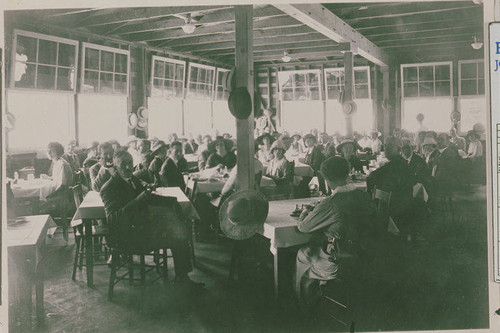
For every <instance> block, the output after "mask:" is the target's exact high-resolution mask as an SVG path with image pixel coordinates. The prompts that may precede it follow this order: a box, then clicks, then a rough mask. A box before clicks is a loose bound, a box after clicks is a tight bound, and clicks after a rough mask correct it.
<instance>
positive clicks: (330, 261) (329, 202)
mask: <svg viewBox="0 0 500 333" xmlns="http://www.w3.org/2000/svg"><path fill="white" fill-rule="evenodd" d="M321 173H322V174H323V175H324V176H325V179H326V181H327V182H328V185H329V187H330V188H331V189H332V194H331V195H330V196H329V197H328V198H326V199H324V200H323V201H321V203H320V204H319V205H317V206H316V207H314V208H306V209H305V210H304V211H303V212H302V213H301V215H300V217H299V222H298V225H297V227H298V229H299V231H301V232H304V233H312V235H313V237H312V239H311V242H310V243H309V244H308V245H306V246H304V247H302V248H301V249H300V250H299V251H298V253H297V260H296V274H295V292H296V295H297V297H298V299H299V300H300V301H301V303H302V304H310V303H311V302H312V301H314V300H315V299H317V298H318V296H319V295H318V294H317V293H314V292H313V291H314V290H316V291H317V290H318V288H317V285H318V284H319V281H329V280H333V279H337V278H344V279H349V276H347V274H343V273H347V269H348V265H349V266H350V265H355V263H356V260H357V259H358V258H359V257H360V256H362V255H364V253H369V251H370V249H371V248H370V245H371V244H373V243H374V242H375V239H376V238H377V235H378V229H377V228H376V226H377V224H376V223H374V222H375V221H376V220H375V209H374V206H373V203H372V201H371V198H370V196H369V195H368V193H366V192H364V191H361V190H357V189H356V187H355V186H354V185H352V184H348V183H347V177H348V174H349V165H348V163H347V161H346V160H345V159H343V158H341V157H331V158H329V159H327V160H325V161H324V162H323V163H322V165H321ZM315 286H316V288H315Z"/></svg>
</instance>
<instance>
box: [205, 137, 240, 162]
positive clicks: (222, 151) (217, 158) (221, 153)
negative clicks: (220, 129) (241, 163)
mask: <svg viewBox="0 0 500 333" xmlns="http://www.w3.org/2000/svg"><path fill="white" fill-rule="evenodd" d="M220 164H221V165H223V166H225V167H226V168H228V169H232V168H234V166H235V165H236V155H235V154H234V153H233V152H232V151H230V150H229V149H228V147H227V144H226V142H225V141H224V139H222V138H221V139H217V140H216V141H215V152H214V153H212V154H211V155H210V156H209V157H208V160H207V164H206V166H205V168H208V169H211V168H214V167H216V166H218V165H220Z"/></svg>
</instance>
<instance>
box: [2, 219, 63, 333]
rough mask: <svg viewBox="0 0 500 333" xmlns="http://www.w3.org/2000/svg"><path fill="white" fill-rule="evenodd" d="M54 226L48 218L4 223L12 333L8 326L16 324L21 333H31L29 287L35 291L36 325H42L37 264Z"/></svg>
mask: <svg viewBox="0 0 500 333" xmlns="http://www.w3.org/2000/svg"><path fill="white" fill-rule="evenodd" d="M55 226H56V224H55V223H54V221H53V220H52V218H51V217H50V216H49V215H34V216H22V217H18V218H17V219H16V220H15V221H14V222H13V223H10V222H9V223H7V231H6V235H5V240H6V245H7V252H8V262H9V305H10V311H11V313H10V320H9V324H10V326H11V329H12V330H13V331H14V327H12V326H13V325H16V324H17V322H19V324H20V325H19V329H20V331H21V332H27V331H31V313H32V290H33V285H34V286H35V290H36V291H35V294H36V303H35V304H36V316H37V321H38V323H39V324H42V323H43V321H44V316H45V314H44V307H43V292H44V291H43V289H44V285H43V282H44V281H43V276H42V274H41V273H40V265H39V264H40V261H41V260H42V249H43V247H44V245H45V237H46V234H47V229H48V228H50V227H55ZM16 296H17V297H16Z"/></svg>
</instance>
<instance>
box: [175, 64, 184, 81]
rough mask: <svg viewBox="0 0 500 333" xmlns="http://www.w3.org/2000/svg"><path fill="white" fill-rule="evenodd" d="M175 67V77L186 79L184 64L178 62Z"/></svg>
mask: <svg viewBox="0 0 500 333" xmlns="http://www.w3.org/2000/svg"><path fill="white" fill-rule="evenodd" d="M175 69H176V74H175V79H176V80H184V65H180V64H177V65H176V66H175Z"/></svg>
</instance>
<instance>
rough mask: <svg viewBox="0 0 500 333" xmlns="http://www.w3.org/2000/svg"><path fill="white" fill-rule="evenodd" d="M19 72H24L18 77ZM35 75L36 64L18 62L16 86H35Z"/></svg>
mask: <svg viewBox="0 0 500 333" xmlns="http://www.w3.org/2000/svg"><path fill="white" fill-rule="evenodd" d="M18 73H22V74H21V75H20V76H19V77H18ZM35 75H36V66H35V65H25V64H23V63H19V62H16V83H15V86H16V87H20V88H35Z"/></svg>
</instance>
